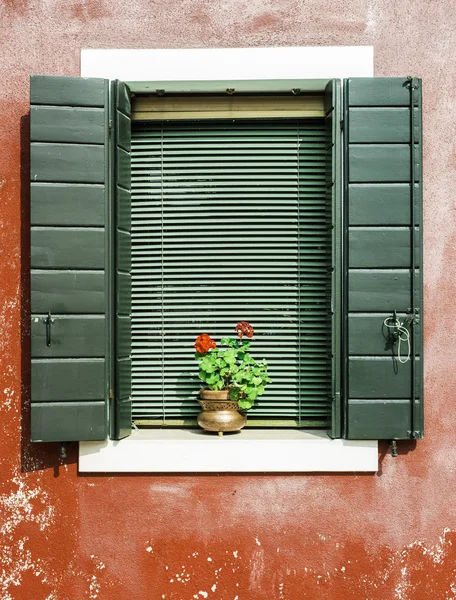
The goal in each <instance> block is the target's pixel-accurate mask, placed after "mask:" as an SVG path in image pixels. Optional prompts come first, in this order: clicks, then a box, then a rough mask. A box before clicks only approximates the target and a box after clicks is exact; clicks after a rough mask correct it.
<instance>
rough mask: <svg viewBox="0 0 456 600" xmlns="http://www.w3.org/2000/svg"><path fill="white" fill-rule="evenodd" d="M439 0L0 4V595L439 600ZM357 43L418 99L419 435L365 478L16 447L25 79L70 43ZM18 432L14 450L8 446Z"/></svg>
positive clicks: (447, 138) (453, 572)
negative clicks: (186, 472) (142, 467)
mask: <svg viewBox="0 0 456 600" xmlns="http://www.w3.org/2000/svg"><path fill="white" fill-rule="evenodd" d="M455 8H456V7H455V6H454V3H453V1H452V0H445V1H444V0H432V2H429V0H401V1H397V0H344V1H342V0H181V1H178V0H153V1H152V0H79V1H76V0H66V1H61V0H3V1H2V2H1V3H0V36H1V37H0V39H1V47H2V54H1V56H2V59H1V64H0V72H1V76H2V77H1V82H2V85H1V87H0V114H1V121H0V142H1V144H0V148H1V151H0V200H1V210H0V282H1V283H0V305H1V307H2V311H1V317H0V319H1V321H0V323H1V330H0V345H1V350H0V374H1V375H0V377H1V387H0V422H1V425H2V427H1V432H2V434H1V436H0V472H1V478H0V598H1V599H2V600H11V599H14V600H66V599H68V600H80V599H81V600H82V599H95V598H96V599H98V600H126V599H128V600H136V599H138V600H141V599H143V598H144V599H146V598H147V599H151V600H155V599H156V598H157V599H159V600H160V599H161V598H164V599H174V600H191V599H193V598H195V599H198V600H200V599H203V598H209V599H214V600H216V599H219V600H236V599H237V600H250V599H251V600H263V599H264V600H281V599H282V600H301V599H302V598H310V599H312V600H318V599H325V600H326V599H327V600H334V599H344V600H350V599H364V598H366V599H368V600H374V599H375V600H376V599H378V600H389V599H393V598H395V599H396V598H397V599H402V600H430V599H432V600H439V599H442V600H443V599H450V598H455V597H456V479H455V470H456V466H455V465H456V444H455V442H454V431H455V428H456V416H455V414H456V411H455V410H454V407H453V404H454V395H455V390H456V386H455V384H456V376H455V371H456V369H455V367H456V360H455V358H454V351H455V343H454V341H455V333H456V324H455V320H454V318H453V315H454V310H453V309H454V297H455V286H454V280H455V274H456V273H455V271H456V233H455V232H456V227H455V226H456V212H455V189H456V126H455V117H454V112H455V107H456V58H455V57H456V55H455V47H456V10H455ZM271 45H373V46H374V49H375V74H376V75H391V76H393V75H408V74H411V75H415V76H419V77H422V78H423V87H424V148H425V151H424V176H425V215H424V216H425V294H426V295H425V302H426V311H425V323H426V324H425V352H426V356H425V358H426V361H425V396H426V439H425V440H424V441H420V442H418V443H417V444H416V448H414V447H413V445H407V444H404V445H402V446H401V447H400V455H399V457H398V458H397V459H392V458H391V456H390V455H389V453H388V452H387V447H386V446H383V445H382V446H381V452H380V457H379V458H380V464H381V468H380V471H379V472H378V473H377V474H376V475H358V476H356V475H340V476H331V475H313V476H307V475H283V476H280V475H273V476H269V475H252V476H244V475H242V476H223V475H222V476H215V475H214V476H212V475H210V476H191V475H190V476H174V475H170V476H154V475H144V476H115V477H111V476H107V477H104V476H100V477H93V476H78V475H77V470H76V451H75V449H73V450H71V451H70V453H69V456H68V460H67V464H63V463H59V459H58V448H57V446H55V445H49V446H47V445H43V446H31V445H30V444H28V442H27V438H28V428H29V425H28V402H29V367H28V362H29V340H28V329H27V305H28V299H27V298H28V275H27V273H28V243H29V234H28V220H29V217H28V201H29V197H28V189H27V188H28V151H27V145H28V139H27V136H28V132H27V120H26V115H27V112H28V77H29V74H31V73H42V74H54V75H78V74H79V57H80V50H81V48H83V47H86V48H177V47H188V48H190V47H191V48H196V47H211V46H218V47H230V46H271ZM21 427H22V442H21Z"/></svg>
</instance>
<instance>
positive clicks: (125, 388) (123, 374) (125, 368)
mask: <svg viewBox="0 0 456 600" xmlns="http://www.w3.org/2000/svg"><path fill="white" fill-rule="evenodd" d="M117 371H118V384H119V386H118V390H117V397H118V398H119V399H120V400H124V401H125V400H127V399H128V398H130V397H131V358H130V357H128V358H119V359H118V360H117ZM130 402H131V398H130Z"/></svg>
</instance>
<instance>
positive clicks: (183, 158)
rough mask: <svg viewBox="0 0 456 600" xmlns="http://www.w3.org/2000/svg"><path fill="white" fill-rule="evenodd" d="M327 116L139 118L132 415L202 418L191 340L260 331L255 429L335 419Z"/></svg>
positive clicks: (252, 415)
mask: <svg viewBox="0 0 456 600" xmlns="http://www.w3.org/2000/svg"><path fill="white" fill-rule="evenodd" d="M326 208H327V207H326V195H325V129H324V121H323V120H322V119H313V120H312V119H302V120H293V121H289V120H286V119H282V120H280V121H279V120H239V121H232V120H231V121H228V120H227V121H222V120H219V121H199V122H196V121H193V122H158V123H157V122H154V123H152V122H149V123H134V124H133V130H132V313H133V320H132V399H133V418H134V419H135V420H148V421H150V422H151V423H152V422H154V423H155V422H156V423H163V422H166V423H171V424H172V423H173V422H176V424H177V423H179V424H182V421H187V420H189V421H188V422H191V421H190V420H191V419H195V417H196V415H197V413H198V412H199V405H198V403H197V400H196V399H197V396H198V390H199V387H200V385H199V381H198V380H197V378H196V373H197V366H196V363H195V360H194V348H193V342H194V340H195V338H196V336H197V335H198V334H199V333H202V332H205V333H209V334H210V335H211V336H212V337H214V338H215V339H216V340H219V339H220V337H222V336H227V335H233V336H234V335H235V334H234V332H233V328H234V326H235V324H236V323H237V322H238V321H239V320H244V321H249V322H250V323H251V324H252V325H253V326H254V327H255V338H254V340H253V343H252V354H253V355H254V357H255V358H257V359H262V358H263V357H264V358H266V359H267V361H268V364H269V370H270V375H271V378H272V380H273V383H272V384H271V385H269V387H268V388H267V391H266V393H265V394H264V395H263V396H261V397H260V399H259V401H258V402H257V405H256V406H255V408H254V409H252V410H251V411H250V412H249V424H254V423H258V424H263V425H268V424H272V423H273V424H275V425H277V424H281V425H287V424H290V425H297V424H301V425H305V426H312V425H314V426H326V425H327V424H328V422H329V418H330V410H331V400H330V398H329V389H330V385H329V384H330V381H329V377H330V370H329V358H328V344H329V339H328V337H329V334H328V327H327V323H328V318H329V310H330V306H329V302H330V300H329V290H328V286H329V280H328V268H327V265H328V262H327V261H328V258H327V257H328V251H329V248H328V236H327V222H326V219H327V210H326Z"/></svg>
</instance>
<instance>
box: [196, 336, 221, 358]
mask: <svg viewBox="0 0 456 600" xmlns="http://www.w3.org/2000/svg"><path fill="white" fill-rule="evenodd" d="M216 347H217V344H216V343H215V341H214V340H213V339H212V338H211V336H210V335H208V334H207V333H202V334H201V335H199V336H198V337H197V338H196V342H195V349H196V351H197V352H198V354H207V352H209V350H210V349H211V348H216Z"/></svg>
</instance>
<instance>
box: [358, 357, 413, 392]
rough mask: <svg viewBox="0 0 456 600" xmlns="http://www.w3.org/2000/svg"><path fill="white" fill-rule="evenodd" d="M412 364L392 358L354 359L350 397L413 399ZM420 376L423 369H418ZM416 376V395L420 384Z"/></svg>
mask: <svg viewBox="0 0 456 600" xmlns="http://www.w3.org/2000/svg"><path fill="white" fill-rule="evenodd" d="M410 367H411V363H410V362H407V363H405V364H400V363H398V361H397V360H395V359H394V358H393V357H392V356H390V357H386V358H385V357H365V356H363V357H356V356H352V357H350V360H349V364H348V371H349V397H350V398H359V399H360V398H410V396H411V390H412V388H411V377H410V373H411V370H410ZM417 371H418V373H419V371H420V370H419V369H417ZM418 373H417V375H416V380H417V381H416V383H417V384H418V387H417V388H416V393H417V394H419V391H420V388H421V386H420V382H419V376H418Z"/></svg>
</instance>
